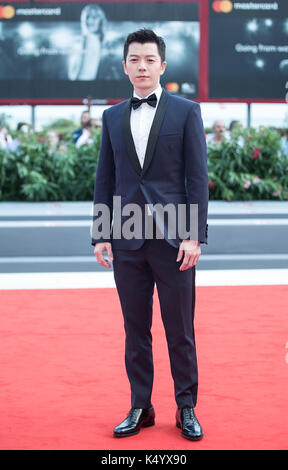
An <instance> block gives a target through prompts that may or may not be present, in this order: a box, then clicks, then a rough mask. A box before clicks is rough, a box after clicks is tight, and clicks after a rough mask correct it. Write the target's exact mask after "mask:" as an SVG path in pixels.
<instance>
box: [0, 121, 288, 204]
mask: <svg viewBox="0 0 288 470" xmlns="http://www.w3.org/2000/svg"><path fill="white" fill-rule="evenodd" d="M100 135H101V132H100V131H99V130H98V131H95V132H94V141H93V144H91V145H89V146H87V147H81V148H79V149H77V148H75V145H74V144H73V142H72V138H71V137H69V136H68V137H67V136H66V139H65V143H66V151H64V152H60V151H56V152H54V153H50V152H49V149H48V146H47V144H46V143H45V142H43V139H41V138H39V136H37V135H32V136H30V137H29V138H25V139H23V140H22V145H21V146H20V147H19V148H18V151H17V153H8V152H5V151H3V150H1V149H0V201H91V200H92V199H93V187H94V178H95V171H96V166H97V158H98V154H99V147H100ZM240 138H241V139H243V141H244V145H243V146H241V145H239V139H240ZM208 167H209V188H210V200H213V199H214V200H229V201H233V200H235V201H240V200H242V201H244V200H271V199H272V200H284V199H288V158H287V157H286V156H283V155H282V154H281V152H280V135H279V133H278V132H277V131H275V130H271V129H267V128H265V129H262V130H259V131H256V130H254V129H249V130H248V129H244V130H241V131H240V130H239V131H237V133H235V134H234V135H233V137H232V139H231V140H229V141H225V142H224V141H223V142H222V144H221V145H220V146H219V147H215V146H211V145H208Z"/></svg>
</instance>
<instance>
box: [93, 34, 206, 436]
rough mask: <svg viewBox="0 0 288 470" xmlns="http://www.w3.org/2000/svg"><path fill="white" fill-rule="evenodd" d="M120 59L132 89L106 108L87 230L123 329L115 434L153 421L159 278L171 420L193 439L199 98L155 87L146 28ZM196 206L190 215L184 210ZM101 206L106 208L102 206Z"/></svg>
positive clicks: (157, 71) (156, 41)
mask: <svg viewBox="0 0 288 470" xmlns="http://www.w3.org/2000/svg"><path fill="white" fill-rule="evenodd" d="M123 67H124V71H125V73H126V74H127V75H128V77H129V79H130V81H131V83H132V85H133V89H134V91H133V97H132V98H130V99H128V100H126V101H124V102H121V103H119V104H116V105H114V106H112V107H110V108H109V109H107V110H105V111H104V113H103V125H102V140H101V150H100V155H99V162H98V167H97V173H96V179H95V188H94V214H93V221H94V222H93V234H92V245H95V250H94V253H95V256H96V258H97V261H98V263H100V264H101V265H102V266H105V267H106V268H109V267H111V265H110V262H109V260H107V259H105V258H104V253H105V252H107V255H108V258H109V259H110V260H111V261H113V268H114V277H115V282H116V287H117V291H118V294H119V298H120V302H121V307H122V312H123V317H124V328H125V333H126V343H125V364H126V371H127V375H128V378H129V381H130V386H131V409H130V412H129V414H128V416H127V417H126V418H125V419H124V420H123V421H122V422H121V423H120V424H119V425H118V426H116V427H115V429H114V436H115V437H125V436H131V435H133V434H136V433H138V432H139V430H140V428H141V427H147V426H152V425H153V424H154V422H155V411H154V407H153V405H152V403H151V394H152V384H153V359H152V336H151V331H150V330H151V324H152V302H153V290H154V285H155V284H156V286H157V291H158V295H159V300H160V307H161V316H162V321H163V324H164V328H165V334H166V338H167V343H168V350H169V358H170V364H171V372H172V376H173V380H174V390H175V399H176V403H177V410H176V425H177V427H179V428H180V429H181V431H182V432H181V434H182V436H183V437H185V438H187V439H190V440H199V439H201V438H202V437H203V431H202V427H201V425H200V423H199V421H198V419H197V418H196V415H195V412H194V408H195V406H196V400H197V387H198V373H197V358H196V347H195V338H194V327H193V320H194V308H195V265H196V263H197V262H198V260H199V257H200V253H201V249H200V243H207V228H208V225H207V207H208V174H207V158H206V141H205V134H204V130H203V123H202V119H201V112H200V106H199V105H198V103H196V102H193V101H189V100H187V99H184V98H181V97H178V96H173V95H170V94H169V93H168V92H166V91H165V90H164V89H162V87H161V85H160V77H161V75H162V74H163V73H164V72H165V68H166V62H165V43H164V41H163V39H162V38H161V37H159V36H157V35H156V34H155V33H154V32H153V31H151V30H147V29H142V30H140V31H136V32H134V33H131V34H129V35H128V37H127V39H126V42H125V45H124V60H123ZM116 196H117V197H118V199H120V200H121V202H120V204H119V202H118V199H116ZM113 203H114V205H113ZM157 205H158V207H157V209H155V208H156V206H157ZM195 205H196V207H197V209H198V219H197V220H195V217H193V216H191V214H192V212H191V211H189V210H188V209H189V207H190V206H191V207H192V206H193V207H195ZM135 206H136V207H137V208H140V209H141V211H140V212H141V215H140V216H139V214H138V217H136V218H133V217H132V219H133V223H131V218H130V220H129V216H130V215H131V208H132V207H133V208H135ZM171 206H172V207H173V208H174V214H176V215H179V213H180V208H181V207H182V208H183V207H184V208H185V214H186V216H187V217H186V228H187V227H188V229H189V230H188V232H186V233H188V236H187V235H186V236H184V235H181V233H182V232H181V230H180V227H179V226H178V223H177V222H175V220H180V219H178V217H176V218H174V219H173V222H172V225H173V224H174V225H175V223H176V225H177V227H176V229H177V230H176V234H175V235H173V233H172V232H173V230H172V231H171V226H170V227H169V219H168V222H167V217H166V218H165V210H164V211H162V212H161V207H164V208H165V207H166V208H167V207H169V208H171ZM104 207H105V208H109V211H108V212H107V213H106V211H105V210H104V209H103V208H104ZM99 208H100V209H99ZM132 212H133V210H132ZM134 212H137V211H136V209H134ZM105 214H106V222H107V217H109V230H106V231H103V233H102V232H101V230H100V229H99V227H100V226H101V227H102V228H103V225H105V224H104V223H103V222H105V220H104V218H103V216H104V215H105ZM107 214H109V215H107ZM161 214H162V216H161ZM134 215H135V214H134ZM99 220H101V224H100V225H99ZM129 223H130V225H129ZM127 224H128V225H127ZM149 224H150V225H149ZM136 225H137V227H135V226H136ZM147 225H149V227H150V228H151V226H152V232H151V230H150V229H149V230H147ZM170 225H171V224H170ZM127 226H128V227H129V228H130V232H129V230H127ZM132 226H133V230H134V232H133V230H132ZM195 227H197V232H196V235H195ZM96 228H97V230H96ZM172 228H173V229H174V228H175V227H174V226H173V227H172ZM98 229H99V230H98ZM178 229H179V230H178ZM96 232H97V233H96ZM104 232H105V233H104ZM180 232H181V233H180ZM129 233H130V235H129ZM151 233H152V236H151ZM171 233H172V235H171ZM191 233H193V237H191V235H189V234H191ZM184 238H185V239H184Z"/></svg>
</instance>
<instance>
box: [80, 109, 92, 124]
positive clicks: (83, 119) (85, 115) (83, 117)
mask: <svg viewBox="0 0 288 470" xmlns="http://www.w3.org/2000/svg"><path fill="white" fill-rule="evenodd" d="M89 119H90V114H89V113H88V112H87V111H85V112H84V113H82V115H81V124H85V122H88V121H89Z"/></svg>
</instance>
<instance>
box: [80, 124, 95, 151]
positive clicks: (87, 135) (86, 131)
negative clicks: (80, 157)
mask: <svg viewBox="0 0 288 470" xmlns="http://www.w3.org/2000/svg"><path fill="white" fill-rule="evenodd" d="M92 124H93V121H92V119H89V121H87V122H85V124H84V125H83V129H82V134H81V135H80V137H79V139H78V140H77V142H76V147H77V148H79V147H83V146H84V145H90V144H92V143H93V138H92Z"/></svg>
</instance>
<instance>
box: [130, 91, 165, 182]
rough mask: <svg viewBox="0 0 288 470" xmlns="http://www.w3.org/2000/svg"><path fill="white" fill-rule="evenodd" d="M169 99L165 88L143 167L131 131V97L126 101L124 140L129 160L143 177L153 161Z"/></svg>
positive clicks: (153, 123)
mask: <svg viewBox="0 0 288 470" xmlns="http://www.w3.org/2000/svg"><path fill="white" fill-rule="evenodd" d="M168 99H169V94H168V93H167V91H166V90H164V89H163V91H162V93H161V97H160V100H159V103H158V106H157V109H156V113H155V116H154V119H153V122H152V126H151V129H150V133H149V138H148V142H147V148H146V153H145V159H144V164H143V168H141V165H140V163H139V158H138V155H137V152H136V149H135V145H134V140H133V136H132V132H131V126H130V114H131V99H129V100H128V101H127V102H126V105H125V108H124V113H123V134H124V140H125V144H126V149H127V154H128V157H129V160H130V162H131V164H132V165H133V168H134V170H135V171H136V173H137V174H138V175H139V176H141V177H143V175H144V174H145V173H146V171H147V169H148V167H149V165H150V163H151V161H152V158H153V154H154V150H155V145H156V142H157V138H158V134H159V131H160V128H161V125H162V122H163V119H164V115H165V111H166V107H167V103H168Z"/></svg>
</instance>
